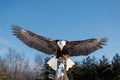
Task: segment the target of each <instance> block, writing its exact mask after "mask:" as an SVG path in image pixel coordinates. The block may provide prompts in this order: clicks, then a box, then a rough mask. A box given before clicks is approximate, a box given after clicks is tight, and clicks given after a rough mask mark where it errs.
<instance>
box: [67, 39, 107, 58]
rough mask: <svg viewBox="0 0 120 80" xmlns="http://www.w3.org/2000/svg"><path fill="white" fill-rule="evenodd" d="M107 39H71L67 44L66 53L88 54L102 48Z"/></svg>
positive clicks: (74, 54) (71, 54)
mask: <svg viewBox="0 0 120 80" xmlns="http://www.w3.org/2000/svg"><path fill="white" fill-rule="evenodd" d="M106 41H107V39H106V38H99V39H96V38H93V39H87V40H81V41H70V42H68V44H67V45H66V46H65V48H66V50H67V51H66V53H67V54H69V55H70V56H79V55H88V54H90V53H92V52H94V51H96V50H98V49H100V48H102V45H105V44H104V43H105V42H106Z"/></svg>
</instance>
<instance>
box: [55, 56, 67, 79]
mask: <svg viewBox="0 0 120 80" xmlns="http://www.w3.org/2000/svg"><path fill="white" fill-rule="evenodd" d="M66 66H67V65H66V58H65V57H60V58H59V59H58V61H57V71H56V80H69V79H68V76H67V70H66Z"/></svg>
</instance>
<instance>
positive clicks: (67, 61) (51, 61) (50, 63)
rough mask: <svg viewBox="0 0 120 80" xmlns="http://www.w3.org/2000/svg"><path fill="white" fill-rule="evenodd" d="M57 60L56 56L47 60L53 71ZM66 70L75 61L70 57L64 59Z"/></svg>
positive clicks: (55, 68)
mask: <svg viewBox="0 0 120 80" xmlns="http://www.w3.org/2000/svg"><path fill="white" fill-rule="evenodd" d="M57 61H58V59H57V58H56V56H54V57H53V58H52V59H50V60H49V61H48V62H47V64H48V65H49V66H50V67H51V68H52V69H54V70H55V71H56V70H57ZM66 65H67V66H66V70H67V71H68V70H69V68H72V67H73V65H75V63H74V62H73V61H72V60H71V59H70V58H68V59H67V60H66Z"/></svg>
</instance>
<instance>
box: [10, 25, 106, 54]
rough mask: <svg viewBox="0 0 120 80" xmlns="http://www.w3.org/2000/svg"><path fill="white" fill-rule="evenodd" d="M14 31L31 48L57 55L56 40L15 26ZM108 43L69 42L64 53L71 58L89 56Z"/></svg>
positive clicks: (100, 40)
mask: <svg viewBox="0 0 120 80" xmlns="http://www.w3.org/2000/svg"><path fill="white" fill-rule="evenodd" d="M12 30H13V31H12V32H13V34H14V35H15V36H16V37H17V38H19V39H20V40H21V41H22V42H23V43H25V44H26V45H28V46H29V47H31V48H34V49H36V50H39V51H42V52H44V53H46V54H56V51H57V48H58V46H57V44H56V42H55V40H52V39H49V38H45V37H42V36H39V35H37V34H35V33H32V32H30V31H27V30H24V29H22V28H20V27H19V26H15V25H13V26H12ZM106 41H107V39H106V38H93V39H87V40H81V41H67V44H66V45H65V46H64V48H63V52H65V53H66V54H69V55H70V56H79V55H88V54H90V53H92V52H94V51H96V50H98V49H100V48H102V45H105V44H104V43H105V42H106Z"/></svg>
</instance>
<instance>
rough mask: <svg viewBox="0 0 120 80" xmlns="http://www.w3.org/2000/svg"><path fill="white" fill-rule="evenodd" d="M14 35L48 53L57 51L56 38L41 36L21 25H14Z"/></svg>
mask: <svg viewBox="0 0 120 80" xmlns="http://www.w3.org/2000/svg"><path fill="white" fill-rule="evenodd" d="M11 29H12V33H13V35H15V36H16V37H17V38H18V39H20V40H21V41H22V42H23V43H24V44H26V45H27V46H29V47H31V48H34V49H36V50H39V51H41V52H44V53H46V54H55V53H56V46H57V45H56V43H55V41H54V40H52V39H49V38H46V37H42V36H39V35H37V34H35V33H33V32H31V31H27V30H25V29H23V28H21V27H19V26H16V25H12V27H11Z"/></svg>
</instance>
